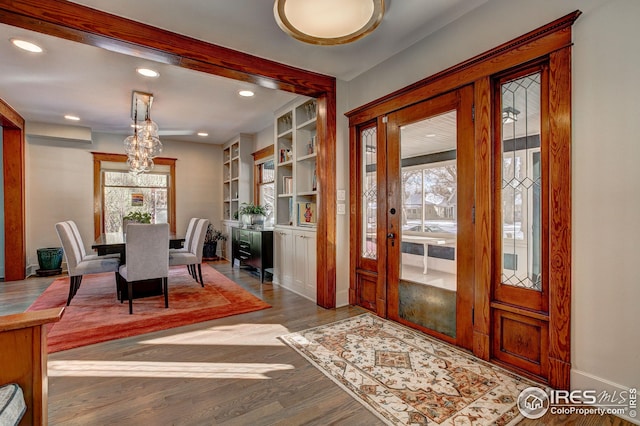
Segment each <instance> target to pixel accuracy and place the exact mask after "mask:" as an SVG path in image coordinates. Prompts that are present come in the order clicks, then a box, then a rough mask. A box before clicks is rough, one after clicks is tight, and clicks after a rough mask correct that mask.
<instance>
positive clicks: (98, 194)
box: [91, 151, 177, 239]
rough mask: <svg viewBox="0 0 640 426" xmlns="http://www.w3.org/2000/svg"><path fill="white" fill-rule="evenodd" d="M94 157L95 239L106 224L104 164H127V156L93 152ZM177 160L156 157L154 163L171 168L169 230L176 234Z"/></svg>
mask: <svg viewBox="0 0 640 426" xmlns="http://www.w3.org/2000/svg"><path fill="white" fill-rule="evenodd" d="M91 154H92V155H93V234H94V239H95V238H98V237H99V236H100V234H102V229H103V227H104V224H103V223H102V182H101V174H100V173H101V171H102V162H103V161H111V162H114V163H126V161H127V156H126V155H125V154H112V153H107V152H93V151H92V152H91ZM176 161H177V159H176V158H170V157H156V158H154V159H153V162H154V163H155V164H158V165H163V166H169V174H170V175H171V184H170V185H169V200H170V201H169V202H170V204H171V206H170V209H169V214H170V216H169V218H168V219H169V230H170V231H171V232H173V233H175V232H176V183H175V182H176Z"/></svg>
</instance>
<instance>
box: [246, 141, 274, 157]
mask: <svg viewBox="0 0 640 426" xmlns="http://www.w3.org/2000/svg"><path fill="white" fill-rule="evenodd" d="M273 153H274V148H273V144H271V145H269V146H265V147H264V148H262V149H259V150H257V151H256V152H254V153H252V154H251V155H252V156H253V161H260V160H264V159H265V158H269V157H273Z"/></svg>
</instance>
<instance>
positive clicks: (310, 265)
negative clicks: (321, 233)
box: [304, 232, 318, 302]
mask: <svg viewBox="0 0 640 426" xmlns="http://www.w3.org/2000/svg"><path fill="white" fill-rule="evenodd" d="M304 235H305V238H304V241H305V243H306V246H305V254H306V261H305V281H304V284H305V285H304V295H305V296H307V297H308V298H309V299H311V300H313V301H314V302H315V301H316V300H317V293H318V290H317V286H316V233H315V232H305V233H304Z"/></svg>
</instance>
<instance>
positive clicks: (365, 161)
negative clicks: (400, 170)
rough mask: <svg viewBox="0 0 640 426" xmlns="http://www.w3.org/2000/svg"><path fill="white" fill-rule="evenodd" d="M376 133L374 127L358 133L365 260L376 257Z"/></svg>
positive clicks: (363, 255) (363, 254) (362, 250)
mask: <svg viewBox="0 0 640 426" xmlns="http://www.w3.org/2000/svg"><path fill="white" fill-rule="evenodd" d="M376 137H377V131H376V128H375V127H368V128H366V129H363V130H362V131H361V132H360V147H361V148H360V149H361V152H360V154H361V155H360V158H361V159H362V169H361V170H362V173H361V176H360V179H361V182H360V187H361V189H362V193H361V197H362V199H361V206H362V221H361V223H362V230H361V232H362V235H361V238H360V241H362V247H361V253H362V257H364V258H366V259H376V258H377V257H378V244H377V236H376V232H377V230H378V216H377V203H378V186H377V184H376V169H377V167H376V165H377V160H376V156H377V153H378V149H377V140H376Z"/></svg>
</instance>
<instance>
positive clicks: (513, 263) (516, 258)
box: [501, 72, 542, 291]
mask: <svg viewBox="0 0 640 426" xmlns="http://www.w3.org/2000/svg"><path fill="white" fill-rule="evenodd" d="M540 81H541V74H540V73H539V72H538V73H535V74H531V75H527V76H525V77H521V78H518V79H516V80H511V81H509V82H506V83H504V84H503V85H502V87H501V89H502V193H501V200H502V257H503V258H502V282H503V284H507V285H511V286H515V287H522V288H528V289H532V290H536V291H541V290H542V274H541V272H542V269H541V264H540V261H541V258H542V253H541V238H542V230H541V212H542V206H541V188H542V182H541V175H540V159H541V158H540V128H541V125H540V112H541V111H540Z"/></svg>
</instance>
